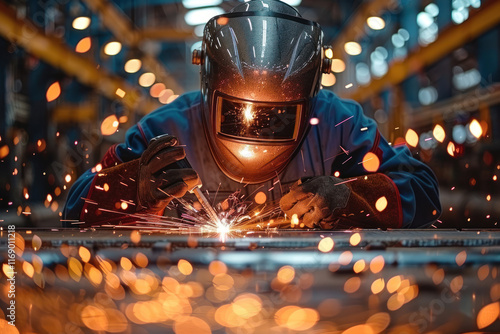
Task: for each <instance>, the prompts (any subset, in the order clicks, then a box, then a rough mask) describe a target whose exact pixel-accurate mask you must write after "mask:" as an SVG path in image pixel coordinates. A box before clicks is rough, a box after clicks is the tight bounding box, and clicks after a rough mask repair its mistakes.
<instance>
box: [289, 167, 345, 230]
mask: <svg viewBox="0 0 500 334" xmlns="http://www.w3.org/2000/svg"><path fill="white" fill-rule="evenodd" d="M342 181H343V180H341V179H338V178H336V177H333V176H316V177H312V178H309V179H303V180H298V181H297V182H296V183H295V184H294V185H293V186H292V187H291V189H290V192H289V193H288V194H286V195H284V196H283V197H282V198H281V200H280V207H281V209H282V210H283V211H284V212H285V213H286V214H287V215H288V216H289V217H291V216H292V215H293V214H297V216H298V218H299V219H301V220H302V222H303V223H304V225H305V226H307V227H309V228H313V227H321V228H324V229H330V228H332V227H333V225H334V224H335V220H336V217H335V216H334V211H335V210H336V209H342V208H345V207H346V205H347V202H348V200H349V196H350V193H351V190H350V188H349V187H348V186H346V185H345V184H344V183H341V182H342ZM339 183H341V184H339Z"/></svg>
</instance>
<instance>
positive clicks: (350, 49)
mask: <svg viewBox="0 0 500 334" xmlns="http://www.w3.org/2000/svg"><path fill="white" fill-rule="evenodd" d="M344 50H345V52H346V53H347V54H349V55H351V56H357V55H359V54H360V53H361V51H363V49H362V48H361V45H359V43H358V42H347V43H345V44H344Z"/></svg>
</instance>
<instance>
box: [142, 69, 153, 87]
mask: <svg viewBox="0 0 500 334" xmlns="http://www.w3.org/2000/svg"><path fill="white" fill-rule="evenodd" d="M155 80H156V76H155V75H154V74H153V73H151V72H146V73H143V74H142V75H141V76H140V77H139V85H141V86H142V87H149V86H151V85H152V84H154V83H155Z"/></svg>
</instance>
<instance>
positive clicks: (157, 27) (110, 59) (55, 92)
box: [0, 0, 500, 228]
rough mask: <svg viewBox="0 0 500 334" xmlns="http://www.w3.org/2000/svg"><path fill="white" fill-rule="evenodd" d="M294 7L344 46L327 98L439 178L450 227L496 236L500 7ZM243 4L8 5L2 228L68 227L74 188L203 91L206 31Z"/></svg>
mask: <svg viewBox="0 0 500 334" xmlns="http://www.w3.org/2000/svg"><path fill="white" fill-rule="evenodd" d="M240 2H242V1H240ZM286 2H288V3H290V4H291V5H293V6H296V8H297V9H298V10H299V12H300V13H301V14H302V15H303V16H304V17H305V18H307V19H311V20H315V21H317V22H319V23H320V25H321V26H322V28H323V30H324V33H325V41H326V42H327V43H328V44H330V45H331V46H332V48H333V50H334V55H333V58H334V60H333V63H332V70H333V72H332V73H331V74H328V75H325V76H324V77H323V81H322V84H323V89H329V90H333V91H334V92H335V93H337V94H338V95H339V96H341V97H345V98H352V99H355V100H356V101H358V102H359V103H360V104H361V105H362V106H363V108H364V110H365V113H366V114H367V115H368V116H370V117H373V118H374V119H375V120H376V121H377V123H378V125H379V127H380V130H381V132H382V134H383V135H384V136H385V137H386V138H387V139H388V140H389V141H390V142H391V143H392V144H393V145H402V144H406V145H408V146H409V147H410V148H411V149H412V151H413V153H414V155H415V156H417V157H419V158H420V159H421V160H423V161H425V162H426V163H428V164H429V165H430V166H431V167H432V168H433V170H434V171H435V172H436V174H437V176H438V179H439V181H440V184H441V200H442V203H443V207H444V213H443V215H442V218H441V219H440V222H438V224H436V226H437V227H470V228H475V227H496V226H497V223H498V220H499V219H500V205H499V204H500V198H499V196H500V191H499V189H500V187H498V182H499V181H498V180H497V179H498V176H500V120H499V112H498V111H499V108H500V85H499V81H500V62H499V59H500V25H499V22H500V2H499V1H495V0H389V1H388V0H367V1H361V0H345V1H344V0H335V1H331V0H302V1H301V0H287V1H286ZM237 3H238V1H236V0H229V1H223V0H200V1H197V0H183V1H180V0H145V1H136V0H15V1H14V0H0V221H3V222H5V223H8V222H13V223H16V224H18V225H24V226H57V225H58V224H59V217H60V213H61V210H62V207H63V205H64V200H65V196H66V194H67V191H68V189H69V187H70V186H71V184H72V182H74V181H75V180H76V179H77V178H78V176H79V175H80V174H81V173H82V172H83V171H84V170H86V169H88V168H91V167H93V166H95V165H96V164H97V163H98V161H99V159H100V157H101V156H102V155H103V153H104V152H105V151H106V150H107V148H108V147H109V146H110V145H111V144H113V143H115V142H119V141H121V140H122V138H123V136H124V134H125V131H126V129H127V128H128V127H129V126H130V125H131V124H134V123H135V122H136V121H137V120H138V119H140V117H141V116H143V115H145V114H147V113H149V112H151V111H152V110H154V109H155V108H157V107H159V106H161V105H162V104H166V103H169V102H171V101H172V100H173V99H175V97H176V96H177V95H179V94H182V93H183V92H186V91H190V90H196V89H198V87H199V74H198V72H197V71H198V68H197V67H196V66H192V65H191V52H192V50H193V49H195V48H197V47H199V46H200V43H201V35H202V31H203V26H204V23H205V22H206V21H207V20H208V18H210V17H211V16H213V15H216V14H219V13H223V12H225V11H227V10H229V9H230V8H232V7H233V6H234V5H235V4H237Z"/></svg>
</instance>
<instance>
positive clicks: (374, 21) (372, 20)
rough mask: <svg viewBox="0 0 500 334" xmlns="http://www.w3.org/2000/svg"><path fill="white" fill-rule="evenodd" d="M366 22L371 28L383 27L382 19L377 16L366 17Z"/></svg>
mask: <svg viewBox="0 0 500 334" xmlns="http://www.w3.org/2000/svg"><path fill="white" fill-rule="evenodd" d="M366 23H367V24H368V26H369V27H370V28H372V29H373V30H382V29H384V28H385V21H384V19H383V18H381V17H378V16H370V17H369V18H367V19H366Z"/></svg>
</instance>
